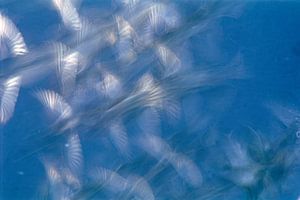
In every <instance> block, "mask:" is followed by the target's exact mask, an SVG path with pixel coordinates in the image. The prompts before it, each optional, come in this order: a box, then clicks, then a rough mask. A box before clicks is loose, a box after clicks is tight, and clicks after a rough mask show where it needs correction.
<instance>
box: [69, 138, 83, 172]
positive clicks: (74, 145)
mask: <svg viewBox="0 0 300 200" xmlns="http://www.w3.org/2000/svg"><path fill="white" fill-rule="evenodd" d="M66 147H67V156H68V165H69V167H70V169H71V171H72V172H74V173H79V172H80V171H81V170H82V165H83V156H82V149H81V143H80V138H79V135H78V134H71V135H69V136H68V143H67V145H66Z"/></svg>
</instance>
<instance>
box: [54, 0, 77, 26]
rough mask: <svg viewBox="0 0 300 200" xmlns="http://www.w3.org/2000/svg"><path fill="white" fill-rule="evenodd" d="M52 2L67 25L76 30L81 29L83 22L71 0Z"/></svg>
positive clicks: (55, 0)
mask: <svg viewBox="0 0 300 200" xmlns="http://www.w3.org/2000/svg"><path fill="white" fill-rule="evenodd" d="M52 2H53V4H54V6H55V8H56V9H57V11H58V12H59V14H60V16H61V18H62V21H63V23H64V25H65V26H66V27H69V28H71V29H72V30H74V31H78V30H80V29H81V26H82V24H81V20H80V17H79V14H78V12H77V9H76V8H75V7H74V5H73V4H72V1H71V0H53V1H52Z"/></svg>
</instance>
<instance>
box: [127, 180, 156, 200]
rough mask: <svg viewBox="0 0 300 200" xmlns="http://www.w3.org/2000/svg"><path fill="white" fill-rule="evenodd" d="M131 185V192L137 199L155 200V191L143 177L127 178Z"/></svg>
mask: <svg viewBox="0 0 300 200" xmlns="http://www.w3.org/2000/svg"><path fill="white" fill-rule="evenodd" d="M127 180H128V182H129V183H130V185H131V186H130V190H131V192H132V193H133V195H134V196H135V197H137V199H143V200H154V199H155V197H154V194H153V191H152V189H151V187H150V185H149V184H148V182H147V181H146V180H145V179H144V178H143V177H138V176H133V175H130V176H129V177H127Z"/></svg>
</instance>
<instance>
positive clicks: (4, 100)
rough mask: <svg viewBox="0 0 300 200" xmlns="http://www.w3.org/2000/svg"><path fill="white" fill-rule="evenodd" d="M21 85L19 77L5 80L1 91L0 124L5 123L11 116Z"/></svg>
mask: <svg viewBox="0 0 300 200" xmlns="http://www.w3.org/2000/svg"><path fill="white" fill-rule="evenodd" d="M20 85H21V77H20V76H16V77H11V78H9V79H7V80H6V81H5V82H4V83H3V85H2V89H1V99H0V123H3V124H4V123H6V122H7V121H8V120H9V119H10V118H11V117H12V115H13V112H14V109H15V104H16V101H17V98H18V94H19V89H20Z"/></svg>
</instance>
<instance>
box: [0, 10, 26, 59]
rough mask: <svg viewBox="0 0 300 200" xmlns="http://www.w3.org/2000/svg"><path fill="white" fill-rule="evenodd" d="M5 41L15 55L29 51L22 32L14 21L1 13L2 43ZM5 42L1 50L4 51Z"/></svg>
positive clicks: (0, 36) (0, 31)
mask: <svg viewBox="0 0 300 200" xmlns="http://www.w3.org/2000/svg"><path fill="white" fill-rule="evenodd" d="M3 41H4V42H5V43H6V44H7V45H8V46H9V48H10V50H11V53H12V55H13V56H18V55H24V54H26V53H27V52H28V49H27V46H26V44H25V42H24V39H23V36H22V34H21V33H20V32H19V30H18V29H17V27H16V26H15V25H14V23H13V22H12V21H11V20H10V19H9V18H8V17H6V16H5V15H3V14H2V13H0V44H1V43H2V42H3ZM2 45H3V44H1V46H0V51H3V47H4V45H3V46H2Z"/></svg>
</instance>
